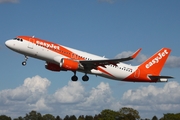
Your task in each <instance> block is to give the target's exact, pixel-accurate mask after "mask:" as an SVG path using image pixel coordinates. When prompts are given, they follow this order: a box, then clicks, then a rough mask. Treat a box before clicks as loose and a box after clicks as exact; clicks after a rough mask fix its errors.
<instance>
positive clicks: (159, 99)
mask: <svg viewBox="0 0 180 120" xmlns="http://www.w3.org/2000/svg"><path fill="white" fill-rule="evenodd" d="M179 93H180V84H179V83H178V82H175V81H173V82H168V83H166V84H165V85H164V87H162V88H159V87H156V86H153V85H149V86H147V87H140V88H138V89H136V90H132V89H131V90H128V91H126V92H125V93H124V94H123V97H122V103H123V105H127V106H130V107H133V108H135V109H138V110H140V111H141V112H142V111H146V114H147V113H148V112H149V114H150V113H152V115H153V114H154V115H156V114H160V113H161V114H162V113H167V112H177V111H180V101H179V100H180V94H179Z"/></svg>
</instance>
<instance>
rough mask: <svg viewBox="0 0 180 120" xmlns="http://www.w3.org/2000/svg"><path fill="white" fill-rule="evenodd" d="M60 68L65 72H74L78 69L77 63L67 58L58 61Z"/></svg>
mask: <svg viewBox="0 0 180 120" xmlns="http://www.w3.org/2000/svg"><path fill="white" fill-rule="evenodd" d="M60 68H62V69H65V70H72V71H76V70H77V69H78V68H79V62H77V61H74V60H71V59H68V58H62V59H61V61H60Z"/></svg>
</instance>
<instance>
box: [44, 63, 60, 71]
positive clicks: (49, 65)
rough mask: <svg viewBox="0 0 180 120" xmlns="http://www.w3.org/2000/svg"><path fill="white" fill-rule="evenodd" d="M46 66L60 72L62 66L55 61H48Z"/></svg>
mask: <svg viewBox="0 0 180 120" xmlns="http://www.w3.org/2000/svg"><path fill="white" fill-rule="evenodd" d="M45 68H46V69H48V70H51V71H56V72H59V71H60V70H61V68H60V66H59V65H57V64H54V63H50V62H46V64H45Z"/></svg>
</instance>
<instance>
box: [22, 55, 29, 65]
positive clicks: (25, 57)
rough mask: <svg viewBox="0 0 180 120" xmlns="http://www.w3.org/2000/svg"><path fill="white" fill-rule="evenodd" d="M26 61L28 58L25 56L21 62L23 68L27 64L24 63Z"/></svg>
mask: <svg viewBox="0 0 180 120" xmlns="http://www.w3.org/2000/svg"><path fill="white" fill-rule="evenodd" d="M27 59H28V57H27V56H25V58H24V61H23V62H22V65H23V66H25V65H26V64H27V63H26V62H27Z"/></svg>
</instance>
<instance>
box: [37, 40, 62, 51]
mask: <svg viewBox="0 0 180 120" xmlns="http://www.w3.org/2000/svg"><path fill="white" fill-rule="evenodd" d="M36 44H37V45H40V46H44V47H47V48H51V49H57V50H60V47H59V46H58V45H54V44H53V43H46V42H41V41H36Z"/></svg>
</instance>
